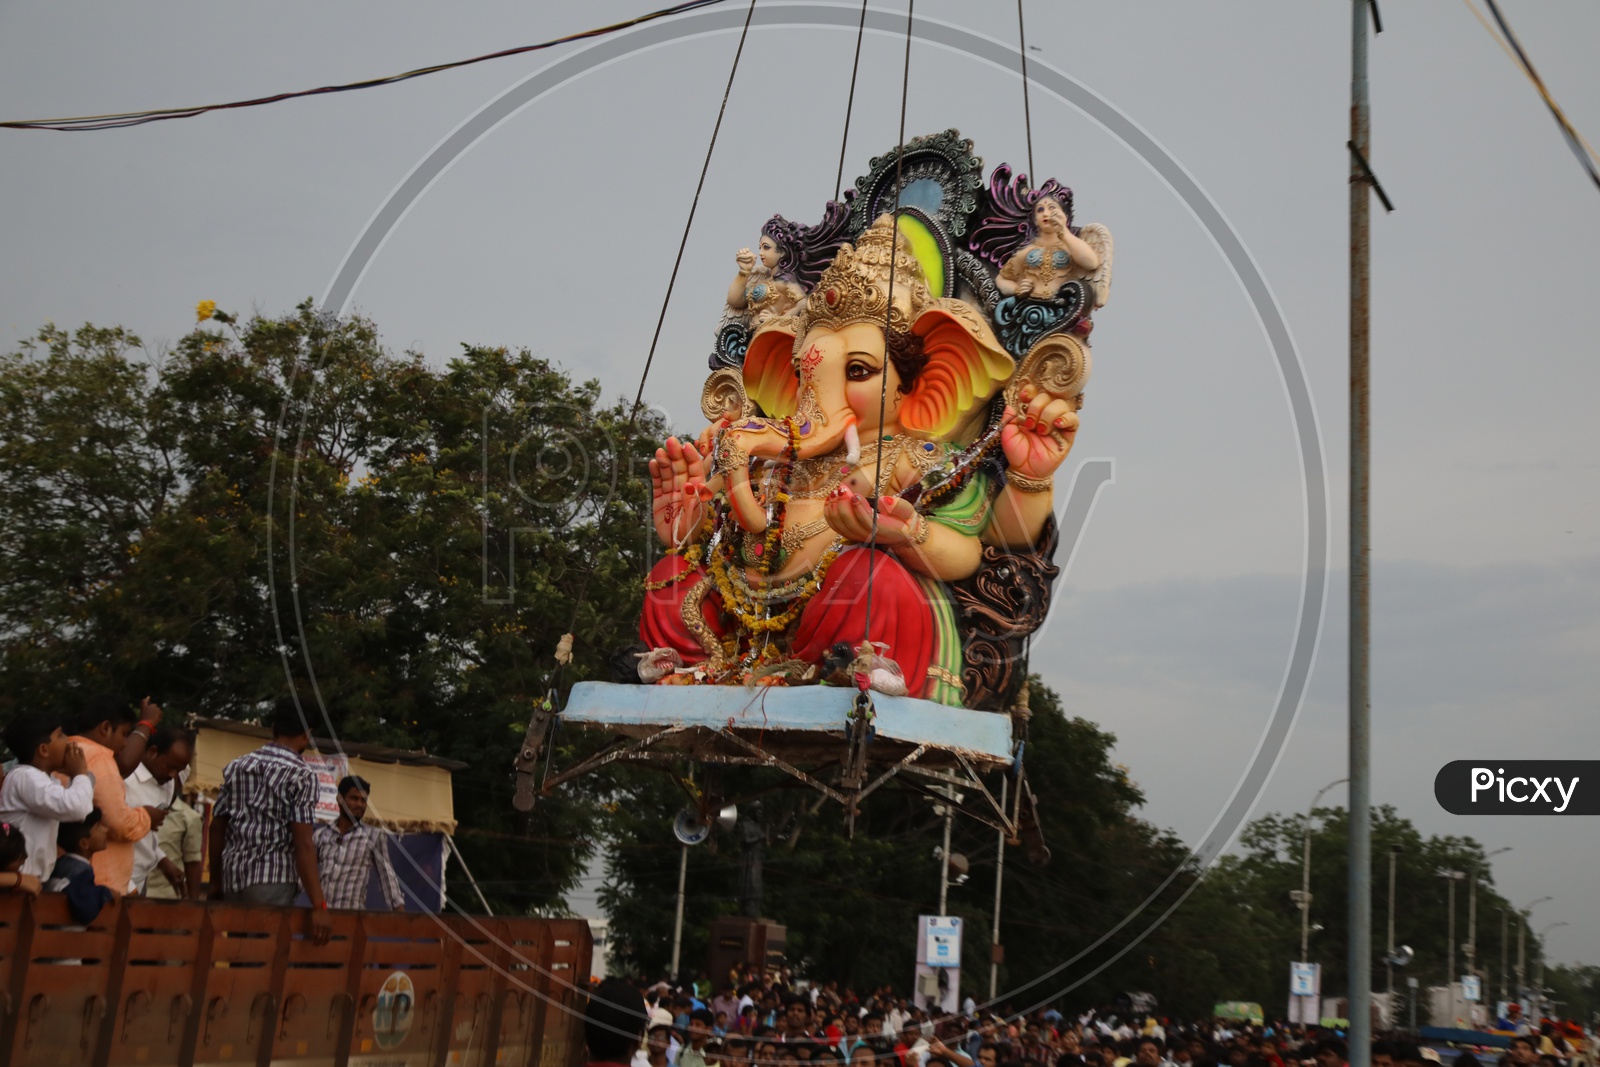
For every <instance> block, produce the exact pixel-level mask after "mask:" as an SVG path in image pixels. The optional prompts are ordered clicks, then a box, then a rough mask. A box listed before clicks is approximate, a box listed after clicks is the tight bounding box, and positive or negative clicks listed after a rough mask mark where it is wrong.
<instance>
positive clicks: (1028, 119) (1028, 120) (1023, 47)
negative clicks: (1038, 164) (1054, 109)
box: [1017, 0, 1039, 188]
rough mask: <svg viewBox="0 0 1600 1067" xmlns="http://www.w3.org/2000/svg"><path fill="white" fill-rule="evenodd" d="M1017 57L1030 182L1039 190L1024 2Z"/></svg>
mask: <svg viewBox="0 0 1600 1067" xmlns="http://www.w3.org/2000/svg"><path fill="white" fill-rule="evenodd" d="M1017 55H1018V56H1019V57H1021V59H1022V129H1023V132H1024V133H1025V134H1026V135H1027V138H1028V180H1029V181H1031V182H1033V184H1034V187H1035V188H1038V185H1039V176H1038V175H1037V174H1035V173H1034V172H1033V116H1032V114H1030V113H1029V110H1028V33H1027V29H1026V27H1025V26H1024V25H1023V23H1022V0H1017Z"/></svg>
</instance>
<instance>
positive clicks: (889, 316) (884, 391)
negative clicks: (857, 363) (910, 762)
mask: <svg viewBox="0 0 1600 1067" xmlns="http://www.w3.org/2000/svg"><path fill="white" fill-rule="evenodd" d="M916 11H917V3H916V0H907V3H906V58H905V62H904V64H903V65H902V66H901V70H900V138H899V140H898V141H897V142H896V144H895V148H894V211H893V212H892V213H891V214H890V215H889V306H888V308H887V309H886V310H885V311H884V313H883V345H884V348H883V371H882V375H883V377H881V378H880V379H879V380H878V455H877V457H876V458H875V459H874V460H873V471H872V495H871V496H870V497H868V499H867V502H868V503H869V504H870V505H871V506H872V537H871V539H870V540H868V541H867V609H866V615H867V628H866V634H865V635H864V636H863V637H862V643H863V644H868V645H869V647H870V642H871V641H872V577H873V571H874V570H875V569H876V568H875V566H874V565H875V564H876V563H877V560H878V486H879V485H880V484H881V483H882V481H883V441H884V435H883V418H884V413H885V412H886V411H887V410H888V407H889V324H890V322H891V321H892V320H893V317H894V268H895V265H896V264H897V263H898V262H899V260H900V186H901V183H902V181H903V180H904V177H905V155H906V94H907V91H908V90H909V89H910V87H911V28H912V22H913V19H915V17H916Z"/></svg>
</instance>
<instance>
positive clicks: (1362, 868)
mask: <svg viewBox="0 0 1600 1067" xmlns="http://www.w3.org/2000/svg"><path fill="white" fill-rule="evenodd" d="M1367 3H1368V0H1351V3H1350V10H1351V20H1350V29H1351V33H1350V142H1351V143H1352V144H1353V145H1355V147H1356V151H1357V152H1358V153H1359V158H1361V159H1365V160H1367V161H1368V162H1369V165H1370V161H1371V159H1372V150H1371V147H1370V145H1369V143H1368V133H1369V130H1368V123H1369V114H1368V108H1367ZM1352 154H1354V153H1352ZM1371 199H1372V190H1371V188H1370V187H1369V186H1368V183H1367V180H1366V176H1365V173H1364V171H1363V169H1362V168H1361V167H1360V165H1359V164H1358V163H1357V161H1356V159H1351V160H1350V682H1349V699H1350V863H1349V877H1350V887H1349V901H1350V929H1349V946H1350V949H1349V958H1348V971H1349V979H1350V1031H1349V1039H1350V1040H1349V1048H1350V1067H1371V1062H1372V781H1371V772H1372V767H1371V752H1372V737H1371V734H1372V723H1371V715H1372V708H1371V705H1370V703H1369V699H1370V698H1369V693H1368V685H1367V683H1368V673H1367V652H1368V647H1369V643H1370V640H1371V632H1370V620H1369V617H1368V610H1369V607H1370V599H1369V597H1370V588H1371V574H1370V572H1369V570H1368V566H1369V555H1370V548H1369V543H1368V537H1367V535H1368V526H1369V516H1368V481H1367V466H1368V458H1369V457H1368V449H1369V446H1370V430H1371V425H1370V412H1369V410H1368V407H1367V398H1368V385H1369V382H1368V369H1367V359H1368V354H1369V340H1370V337H1369V333H1368V311H1369V306H1368V303H1369V298H1370V295H1371V276H1370V258H1371V251H1372V249H1371V244H1370V241H1369V233H1368V230H1369V221H1370V217H1371Z"/></svg>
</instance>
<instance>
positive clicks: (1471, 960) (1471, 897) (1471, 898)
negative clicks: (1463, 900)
mask: <svg viewBox="0 0 1600 1067" xmlns="http://www.w3.org/2000/svg"><path fill="white" fill-rule="evenodd" d="M1469 877H1470V878H1471V879H1472V881H1470V882H1468V883H1467V973H1468V974H1477V973H1478V868H1477V867H1476V866H1474V867H1473V868H1472V873H1471V875H1469Z"/></svg>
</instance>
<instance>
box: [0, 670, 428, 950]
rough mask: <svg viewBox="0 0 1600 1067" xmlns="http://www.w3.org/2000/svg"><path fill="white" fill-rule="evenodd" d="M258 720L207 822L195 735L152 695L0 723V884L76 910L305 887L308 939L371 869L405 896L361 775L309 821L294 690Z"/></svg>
mask: <svg viewBox="0 0 1600 1067" xmlns="http://www.w3.org/2000/svg"><path fill="white" fill-rule="evenodd" d="M265 725H267V726H268V727H269V730H270V732H271V734H272V740H271V741H270V742H269V743H268V744H265V745H263V746H261V747H260V748H258V749H256V750H255V751H253V752H250V753H247V754H245V755H243V756H240V757H239V758H237V759H235V760H233V761H232V762H230V763H229V764H228V765H227V766H226V767H225V768H224V769H223V772H222V783H221V786H220V788H219V790H218V792H217V797H216V802H215V805H214V806H213V808H212V811H211V819H210V825H209V830H208V829H207V826H206V821H205V820H204V819H203V818H202V816H201V814H200V811H199V803H198V799H199V798H198V796H197V794H196V793H195V792H193V791H187V790H186V785H187V783H188V780H189V776H190V775H189V772H190V769H191V765H192V763H193V760H194V745H195V741H194V736H193V735H192V734H191V733H190V732H189V731H188V730H186V729H184V728H183V727H181V726H177V725H173V724H170V723H164V722H163V721H162V711H161V708H160V706H159V705H157V704H155V703H154V702H152V701H151V700H149V699H148V698H146V699H145V700H144V701H142V702H141V703H140V704H139V705H138V706H137V707H135V706H134V705H133V704H132V703H131V702H128V701H122V700H119V699H117V698H115V697H110V696H99V697H95V698H93V699H91V700H88V701H87V702H86V703H85V704H84V705H83V707H82V708H81V709H79V710H78V711H77V712H75V713H72V714H70V715H67V716H62V715H59V714H52V713H50V712H43V711H32V712H24V713H23V714H20V715H18V716H16V717H14V718H13V719H12V720H11V721H10V722H9V723H7V724H6V727H5V729H4V731H3V735H0V736H3V737H4V740H5V743H6V747H7V748H9V749H10V750H11V753H12V756H13V758H14V760H15V763H14V764H13V765H12V766H11V768H10V769H9V770H8V771H7V772H6V774H5V778H4V781H3V782H0V891H12V892H21V893H32V894H38V893H63V894H65V895H66V898H67V902H68V906H69V908H70V910H71V913H72V916H73V918H74V919H75V920H76V921H77V922H80V923H84V924H87V923H92V922H94V921H95V919H96V918H98V917H99V915H100V912H101V910H102V909H103V908H105V907H106V906H107V905H109V904H111V903H113V902H114V901H116V900H119V899H121V898H122V897H124V896H127V895H130V894H142V895H144V896H148V897H154V898H167V899H179V898H182V899H190V900H198V899H200V898H201V897H202V895H206V896H209V897H210V898H212V899H226V900H234V901H240V902H244V903H254V904H271V905H282V906H287V905H293V904H295V903H296V902H297V901H303V902H304V903H305V904H307V905H308V906H309V908H310V909H311V912H310V914H311V918H310V923H311V935H312V937H313V938H314V939H315V940H317V941H318V943H321V942H323V941H325V940H326V939H327V936H328V932H329V930H330V929H331V926H332V920H331V918H330V917H329V916H328V911H329V909H355V908H364V907H366V906H367V900H368V886H369V884H370V882H371V880H372V879H373V878H376V879H377V883H378V885H379V887H380V889H381V893H382V896H383V899H384V901H385V903H386V904H387V906H388V907H389V908H391V909H395V910H401V909H403V908H404V905H405V897H404V893H403V891H402V889H401V886H400V881H399V879H398V878H397V877H396V875H395V872H394V867H393V866H392V864H391V862H390V859H389V853H388V845H387V840H386V835H385V834H384V833H383V832H382V831H380V830H377V829H374V828H373V827H371V826H369V825H368V824H367V823H366V822H365V818H366V813H367V799H368V795H369V794H370V792H371V787H370V786H369V785H368V784H367V782H366V781H364V780H363V779H361V778H358V777H354V776H350V777H346V778H345V779H344V780H343V781H341V782H340V783H339V785H338V795H339V802H338V817H337V820H336V821H334V822H319V821H318V820H317V818H316V810H317V803H318V797H319V792H320V786H319V783H318V779H317V775H316V772H315V771H313V770H312V768H311V767H310V765H308V764H307V763H306V761H305V759H304V758H303V754H304V753H305V751H306V750H307V749H308V748H309V747H311V736H310V730H309V728H308V727H307V725H306V723H305V720H304V717H303V716H302V715H301V713H300V710H299V706H298V704H297V703H296V702H295V701H294V700H293V699H288V698H286V699H284V700H281V701H279V702H278V704H277V706H276V707H275V708H274V709H273V712H272V714H271V715H270V716H268V719H267V722H266V724H265ZM208 838H209V840H208ZM208 846H209V851H208ZM208 856H209V860H210V871H211V876H210V879H209V881H206V880H205V874H204V871H205V866H204V861H205V860H206V858H207V857H208Z"/></svg>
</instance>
